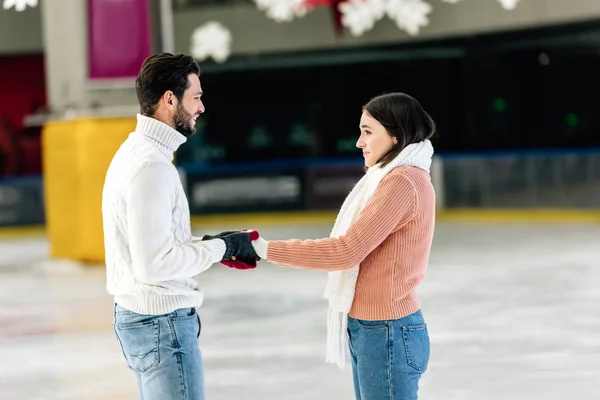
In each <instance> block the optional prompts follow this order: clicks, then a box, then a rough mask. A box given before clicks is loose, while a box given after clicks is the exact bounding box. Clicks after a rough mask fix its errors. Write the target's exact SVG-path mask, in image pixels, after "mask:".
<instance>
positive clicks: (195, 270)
mask: <svg viewBox="0 0 600 400" xmlns="http://www.w3.org/2000/svg"><path fill="white" fill-rule="evenodd" d="M176 184H177V181H176V177H175V176H174V174H173V173H172V171H170V170H169V165H166V164H164V163H160V162H155V163H149V164H146V165H145V166H144V167H142V170H141V171H140V172H139V173H138V175H137V176H136V177H135V178H134V180H133V182H132V183H131V185H130V186H129V188H128V190H127V193H126V201H127V229H128V240H129V251H130V254H131V261H132V264H133V269H134V273H135V274H136V277H137V278H138V279H140V280H141V281H142V282H145V283H149V284H152V283H157V282H163V281H168V280H174V279H184V278H191V277H193V276H195V275H197V274H199V273H200V272H202V271H205V270H206V269H208V268H209V267H210V266H211V265H212V264H214V263H215V262H218V261H220V260H221V258H222V257H223V254H224V253H225V242H224V241H223V240H220V239H215V240H207V241H204V242H192V241H190V242H189V243H178V242H177V241H176V240H175V235H174V232H173V209H174V208H175V207H176V204H175V196H174V193H175V191H176ZM188 223H189V222H188Z"/></svg>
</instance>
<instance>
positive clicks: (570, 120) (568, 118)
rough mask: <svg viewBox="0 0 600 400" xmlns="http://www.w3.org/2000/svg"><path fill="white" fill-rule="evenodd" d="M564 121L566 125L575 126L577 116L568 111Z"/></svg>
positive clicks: (577, 123) (577, 121)
mask: <svg viewBox="0 0 600 400" xmlns="http://www.w3.org/2000/svg"><path fill="white" fill-rule="evenodd" d="M565 122H566V123H567V125H569V126H572V127H575V126H577V125H579V117H578V116H577V115H575V114H573V113H568V114H567V115H566V116H565Z"/></svg>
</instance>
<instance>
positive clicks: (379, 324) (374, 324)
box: [355, 319, 389, 330]
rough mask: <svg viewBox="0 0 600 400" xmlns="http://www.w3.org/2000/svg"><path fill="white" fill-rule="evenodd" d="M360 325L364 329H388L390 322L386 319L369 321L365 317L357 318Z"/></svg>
mask: <svg viewBox="0 0 600 400" xmlns="http://www.w3.org/2000/svg"><path fill="white" fill-rule="evenodd" d="M355 320H356V322H357V323H358V325H359V326H360V327H361V328H364V329H371V330H379V329H387V327H388V324H389V322H388V321H386V320H382V321H367V320H364V319H355Z"/></svg>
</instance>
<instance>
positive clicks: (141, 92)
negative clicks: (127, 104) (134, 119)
mask: <svg viewBox="0 0 600 400" xmlns="http://www.w3.org/2000/svg"><path fill="white" fill-rule="evenodd" d="M190 74H195V75H197V76H200V66H199V65H198V63H197V62H196V61H195V60H194V58H193V57H191V56H187V55H185V54H175V55H173V54H170V53H159V54H154V55H152V56H150V57H148V58H147V59H146V60H144V63H143V64H142V68H141V69H140V73H139V75H138V77H137V78H136V80H135V91H136V93H137V98H138V102H139V103H140V112H141V113H142V115H146V116H152V115H154V112H155V111H156V107H157V105H158V102H159V100H160V98H161V97H162V95H163V94H165V92H166V91H167V90H171V91H172V92H173V93H174V94H175V97H177V99H178V100H179V101H181V99H182V98H183V93H184V92H185V90H186V89H187V88H188V87H189V82H188V76H189V75H190Z"/></svg>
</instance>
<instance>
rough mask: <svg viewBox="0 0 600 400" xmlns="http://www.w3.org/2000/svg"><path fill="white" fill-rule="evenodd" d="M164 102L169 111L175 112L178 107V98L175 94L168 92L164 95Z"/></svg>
mask: <svg viewBox="0 0 600 400" xmlns="http://www.w3.org/2000/svg"><path fill="white" fill-rule="evenodd" d="M162 100H163V102H164V103H165V107H166V108H167V109H168V110H174V109H175V107H176V106H177V97H175V93H173V92H172V91H171V90H167V91H166V92H165V93H164V94H163V96H162Z"/></svg>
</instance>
